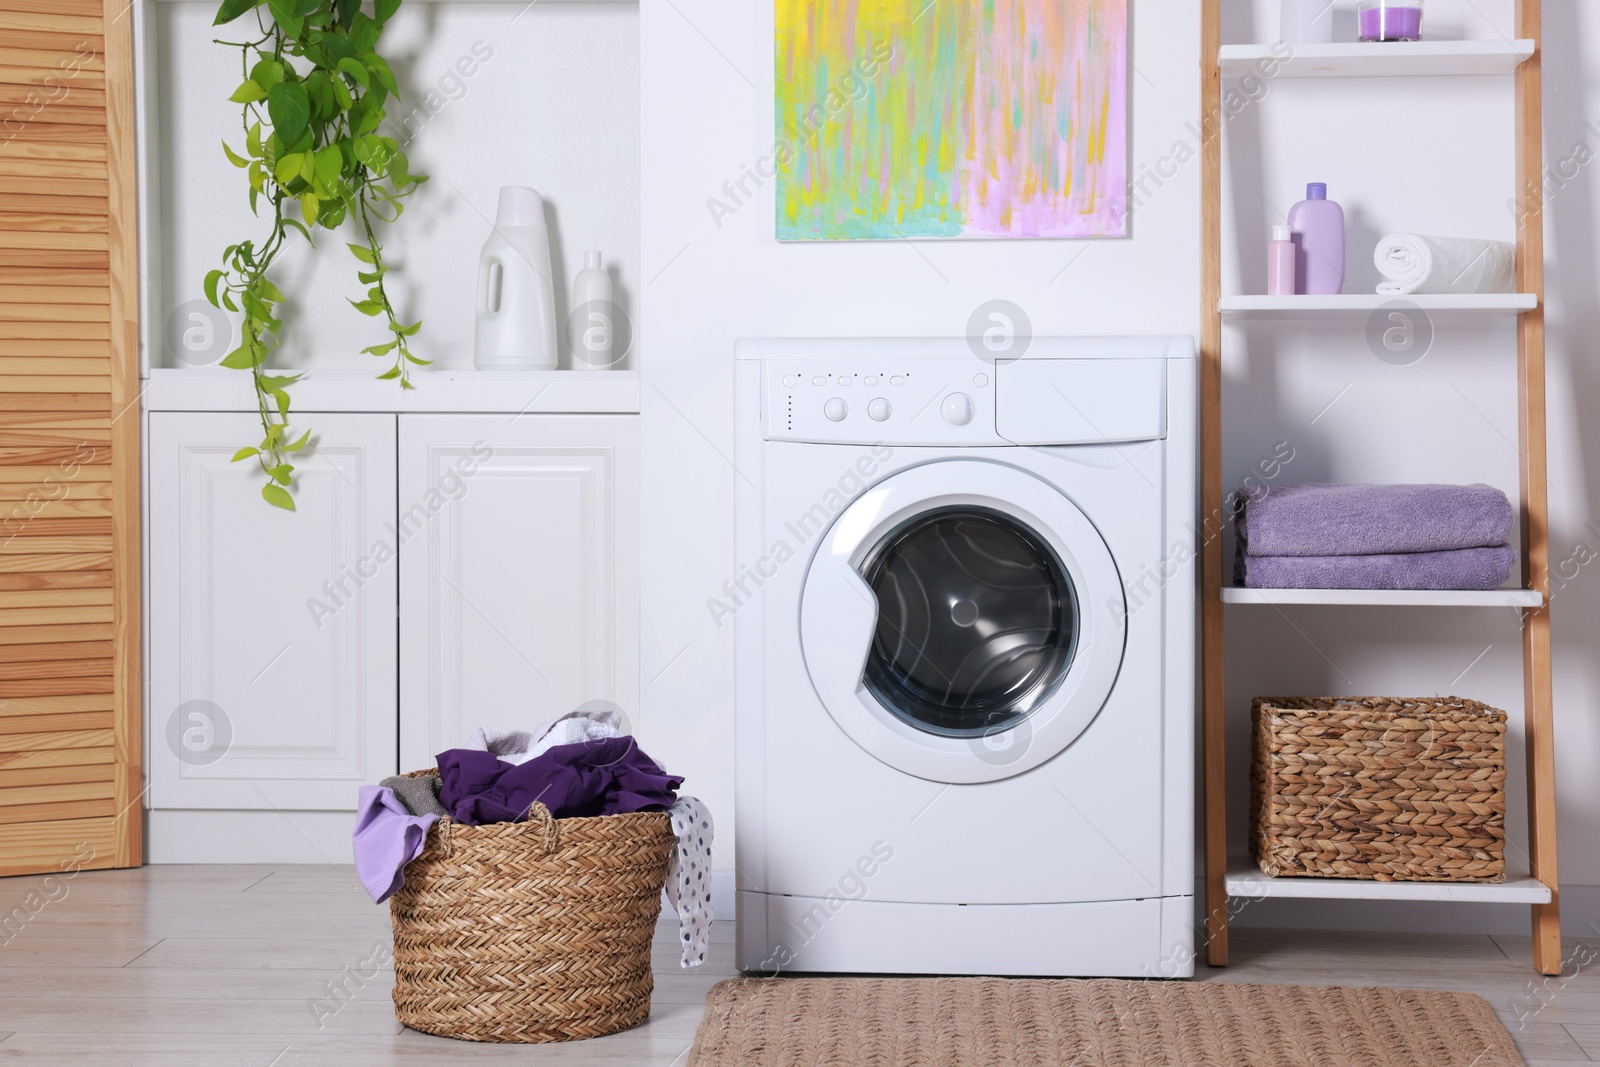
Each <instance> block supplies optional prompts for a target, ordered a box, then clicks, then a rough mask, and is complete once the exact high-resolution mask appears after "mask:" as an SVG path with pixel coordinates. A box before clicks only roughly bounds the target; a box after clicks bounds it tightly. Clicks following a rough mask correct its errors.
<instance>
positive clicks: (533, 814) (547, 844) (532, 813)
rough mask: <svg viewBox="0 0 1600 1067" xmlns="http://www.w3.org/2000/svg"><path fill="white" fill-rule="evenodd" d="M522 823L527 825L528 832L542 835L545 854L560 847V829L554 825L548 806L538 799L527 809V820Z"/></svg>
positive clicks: (553, 818) (554, 821)
mask: <svg viewBox="0 0 1600 1067" xmlns="http://www.w3.org/2000/svg"><path fill="white" fill-rule="evenodd" d="M523 825H525V826H527V827H528V829H529V831H530V832H532V833H536V834H542V835H543V836H544V854H545V855H546V856H548V855H550V854H551V853H552V852H554V851H555V850H556V849H557V848H559V847H560V845H561V831H560V829H559V828H558V827H557V826H556V820H555V817H554V816H553V815H551V814H550V809H549V808H547V807H545V806H544V805H543V804H540V803H539V802H538V801H534V803H533V806H532V807H531V808H529V809H528V821H527V822H526V823H524V824H523Z"/></svg>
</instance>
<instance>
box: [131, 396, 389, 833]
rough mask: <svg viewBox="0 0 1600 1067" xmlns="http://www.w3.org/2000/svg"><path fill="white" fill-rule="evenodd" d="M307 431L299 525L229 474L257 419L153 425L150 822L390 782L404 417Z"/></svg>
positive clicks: (339, 806) (333, 422) (256, 429)
mask: <svg viewBox="0 0 1600 1067" xmlns="http://www.w3.org/2000/svg"><path fill="white" fill-rule="evenodd" d="M308 421H310V422H312V423H313V425H314V427H315V430H316V437H315V441H316V444H315V447H314V448H313V449H308V450H307V451H306V452H303V453H301V455H300V458H299V459H298V460H296V467H297V470H296V477H297V479H298V482H299V487H298V489H297V491H296V497H295V498H296V503H297V509H298V510H297V511H295V512H293V513H290V512H287V511H280V510H278V509H276V508H272V507H269V506H267V505H266V504H265V503H264V502H263V501H262V500H261V497H260V495H259V490H260V484H261V477H262V476H261V472H260V471H259V469H254V464H252V463H249V462H241V463H232V462H230V460H231V458H232V456H233V454H234V452H235V451H237V450H238V448H239V447H240V446H241V445H244V444H247V443H253V442H255V441H256V440H258V439H259V438H260V436H261V428H260V424H259V423H258V422H257V420H256V418H255V416H254V415H250V414H245V413H226V414H198V413H188V412H167V411H156V412H152V413H151V414H150V416H149V447H148V451H147V457H148V459H147V462H148V474H149V485H148V490H149V525H148V557H149V566H150V580H149V585H148V589H149V612H150V627H149V657H150V659H149V663H150V666H149V709H148V713H149V714H148V721H149V734H148V736H149V748H150V762H149V767H150V796H149V800H148V803H149V806H150V807H151V808H152V809H183V808H190V809H194V808H200V809H269V810H270V809H278V810H283V811H293V810H324V811H329V810H342V811H348V810H353V809H354V807H355V800H356V790H357V787H358V786H359V785H360V784H361V783H363V782H375V781H377V780H378V779H380V778H382V777H385V776H387V775H390V774H393V773H394V772H395V769H396V733H397V724H396V721H395V702H396V693H395V680H396V647H395V645H396V639H395V603H396V583H397V579H398V575H397V561H396V560H395V559H394V558H393V552H392V550H393V549H394V548H395V547H396V546H395V545H394V542H393V536H392V534H391V533H390V532H389V529H388V527H389V524H391V523H392V522H393V521H394V518H395V416H394V415H387V414H361V415H352V414H323V415H317V416H315V418H314V420H308ZM384 543H387V544H388V546H389V548H390V550H391V551H390V553H389V558H387V559H386V560H383V561H380V560H378V558H377V557H379V556H382V555H383V553H382V552H381V551H380V550H378V546H379V545H381V544H384ZM202 702H204V703H202ZM175 716H176V717H177V718H176V719H175ZM175 723H176V725H174V724H175Z"/></svg>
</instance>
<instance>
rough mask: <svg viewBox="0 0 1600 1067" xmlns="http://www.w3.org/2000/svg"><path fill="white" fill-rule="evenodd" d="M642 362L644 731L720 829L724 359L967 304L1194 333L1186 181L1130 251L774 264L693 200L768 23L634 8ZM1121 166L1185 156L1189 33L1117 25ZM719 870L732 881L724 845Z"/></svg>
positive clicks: (735, 13)
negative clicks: (715, 603)
mask: <svg viewBox="0 0 1600 1067" xmlns="http://www.w3.org/2000/svg"><path fill="white" fill-rule="evenodd" d="M642 8H643V11H642V20H641V38H642V43H643V65H642V68H643V86H644V112H643V127H644V153H643V166H644V180H643V188H644V209H643V217H644V227H643V235H642V242H641V249H642V255H643V260H644V274H645V279H646V282H645V285H644V288H643V294H642V307H643V319H644V322H645V331H646V336H645V346H644V357H643V362H642V372H643V374H644V376H645V386H644V390H643V394H644V401H643V402H644V440H645V448H644V453H645V466H644V474H643V482H644V487H645V488H644V494H645V496H644V516H645V518H644V524H645V526H644V529H645V534H644V541H645V557H644V566H643V580H644V605H643V627H644V647H643V650H642V653H641V663H642V678H641V691H642V697H641V700H642V709H641V721H642V723H643V726H642V731H643V732H644V733H645V735H646V736H647V737H648V738H649V739H650V745H651V747H652V751H655V750H657V749H660V750H661V752H662V755H663V756H664V758H666V759H667V760H668V762H669V763H670V765H671V767H672V769H673V770H674V772H675V773H682V774H686V775H688V776H689V783H690V787H692V788H693V789H694V791H695V792H696V793H697V794H698V795H700V796H701V797H703V798H704V799H706V800H707V801H708V802H709V803H710V805H711V808H712V810H713V811H714V812H715V813H717V816H718V821H719V822H720V823H721V825H723V826H724V827H729V828H731V826H732V824H733V819H732V807H733V736H732V731H733V627H732V626H730V625H726V620H724V625H723V626H722V627H721V628H720V629H719V628H718V627H717V626H716V625H715V624H714V623H713V621H712V618H711V614H710V612H709V611H708V609H707V604H706V601H707V599H708V598H710V597H712V596H716V595H721V593H720V591H721V586H722V583H723V581H724V580H726V579H728V578H730V577H733V576H734V571H733V559H734V547H733V499H734V486H735V484H736V481H737V479H738V477H739V476H738V475H737V474H736V473H735V471H734V468H733V466H732V462H731V459H730V457H731V456H732V454H733V411H732V385H733V343H734V340H735V338H738V337H741V336H759V335H775V336H828V335H844V336H850V335H866V336H873V335H878V336H897V335H898V336H905V335H910V336H919V335H921V336H928V335H947V336H959V335H961V334H962V333H964V331H965V329H966V323H967V318H968V316H969V315H970V314H971V313H972V311H973V310H974V308H976V307H977V306H978V305H979V304H980V303H983V302H984V301H987V300H990V299H994V298H996V297H1002V298H1005V299H1008V300H1011V301H1014V302H1016V303H1017V304H1019V305H1021V307H1022V308H1023V309H1024V310H1025V311H1026V312H1027V313H1028V315H1029V317H1030V318H1031V320H1032V323H1033V328H1034V331H1035V333H1037V334H1039V335H1046V334H1074V333H1080V334H1096V333H1128V332H1147V333H1182V334H1193V333H1194V332H1195V324H1196V321H1197V308H1198V306H1199V299H1200V296H1199V261H1200V260H1199V257H1200V245H1199V227H1198V222H1197V215H1196V206H1197V204H1198V203H1199V199H1198V198H1199V189H1200V164H1199V160H1198V158H1194V159H1191V160H1190V161H1189V162H1188V163H1187V164H1186V165H1184V166H1183V167H1181V168H1180V169H1179V170H1178V172H1177V173H1176V175H1175V176H1174V177H1172V178H1171V179H1170V180H1167V181H1166V183H1165V185H1164V187H1162V188H1159V189H1156V188H1155V187H1154V186H1152V194H1153V195H1151V196H1150V197H1149V200H1148V203H1147V204H1146V205H1145V206H1144V207H1142V208H1141V209H1140V210H1138V211H1137V212H1136V213H1135V215H1134V217H1133V219H1132V229H1133V233H1134V234H1135V237H1134V238H1133V239H1132V240H1102V241H959V242H930V241H920V242H914V243H913V242H905V241H891V242H862V243H826V244H821V243H818V244H785V245H782V246H780V245H779V244H778V243H777V241H776V240H775V239H774V237H773V223H774V207H773V203H774V201H773V194H772V185H771V183H770V182H768V183H766V184H765V185H764V186H763V187H762V188H761V189H760V190H758V191H757V192H756V194H755V196H754V197H753V198H750V199H749V200H748V202H746V203H745V204H744V205H743V206H741V207H740V208H739V209H738V210H737V212H736V213H735V214H734V215H733V216H731V217H726V218H723V219H722V220H721V221H722V225H721V226H720V227H719V226H718V225H717V223H716V222H715V221H714V220H713V217H712V215H711V213H710V211H709V210H708V209H707V204H706V202H707V200H708V199H709V198H712V197H719V198H725V197H726V196H727V194H726V192H725V191H724V190H723V183H724V182H727V181H734V180H737V179H738V178H739V177H740V176H741V173H742V172H743V170H744V169H745V168H750V169H751V170H754V169H756V168H757V165H758V162H760V161H761V160H763V158H764V157H767V156H769V155H770V153H771V151H772V147H773V142H774V133H773V95H772V93H773V71H772V66H773V59H772V57H773V5H772V4H771V3H770V2H765V0H755V2H751V0H643V2H642ZM1131 19H1132V36H1133V42H1134V45H1133V47H1134V51H1133V54H1132V61H1133V66H1134V67H1135V68H1136V69H1135V70H1134V71H1133V72H1132V73H1131V74H1130V92H1129V97H1130V111H1131V115H1132V124H1131V137H1130V140H1131V143H1132V159H1133V161H1134V163H1135V164H1136V165H1137V164H1138V163H1141V162H1150V163H1152V164H1153V163H1154V162H1155V161H1156V160H1157V159H1158V158H1159V157H1161V156H1164V155H1167V154H1168V153H1169V152H1170V151H1171V150H1172V147H1173V145H1174V144H1176V143H1178V142H1180V141H1182V142H1187V143H1188V144H1189V145H1190V146H1191V147H1193V146H1194V145H1195V140H1194V134H1193V133H1192V132H1191V131H1190V130H1189V128H1188V126H1187V124H1188V123H1190V122H1191V121H1192V120H1193V119H1194V118H1195V117H1196V116H1197V115H1198V113H1199V91H1198V84H1199V79H1198V74H1197V71H1198V63H1199V39H1198V35H1197V33H1196V32H1195V31H1196V27H1197V25H1198V23H1197V22H1196V21H1195V20H1193V19H1179V20H1175V19H1173V18H1172V17H1171V13H1170V12H1169V11H1164V10H1163V9H1162V7H1161V6H1160V5H1158V4H1156V3H1154V2H1151V0H1146V2H1144V3H1136V4H1134V5H1133V13H1132V15H1131ZM719 853H720V854H719V857H718V863H719V865H721V866H731V865H732V863H733V851H732V849H731V848H730V847H729V842H728V840H727V837H724V839H723V844H722V845H721V846H720V847H719Z"/></svg>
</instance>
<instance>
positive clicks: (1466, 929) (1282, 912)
mask: <svg viewBox="0 0 1600 1067" xmlns="http://www.w3.org/2000/svg"><path fill="white" fill-rule="evenodd" d="M353 818H354V816H353V813H351V812H348V811H291V812H281V811H152V812H148V813H147V815H146V819H147V822H146V828H145V833H146V836H145V862H146V863H340V864H348V863H353V862H354V859H353V857H352V855H351V852H350V826H351V822H352V820H353ZM1203 888H1204V887H1203V886H1202V885H1200V884H1199V883H1198V882H1197V883H1196V893H1195V900H1196V915H1195V923H1196V926H1197V927H1198V926H1200V925H1201V924H1202V923H1201V920H1202V917H1201V913H1200V912H1201V909H1203V907H1204V905H1203V904H1202V903H1200V902H1201V901H1203V900H1204V892H1203ZM733 901H734V873H733V871H732V870H731V869H728V868H721V869H715V870H713V871H712V872H711V906H712V909H713V911H714V912H715V914H716V917H717V918H718V919H732V918H733ZM1231 922H1232V925H1234V926H1237V927H1241V928H1245V929H1251V928H1273V929H1300V930H1367V931H1375V932H1380V933H1384V932H1393V933H1423V934H1503V935H1508V936H1516V935H1526V934H1527V933H1528V908H1527V906H1526V905H1522V904H1517V905H1508V904H1448V905H1440V904H1437V903H1409V902H1403V901H1352V900H1282V899H1274V900H1256V901H1249V902H1246V903H1245V906H1244V907H1242V908H1241V909H1240V911H1239V913H1238V914H1237V915H1235V916H1234V917H1233V919H1232V920H1231ZM1561 929H1562V932H1563V933H1565V934H1566V935H1567V936H1569V937H1594V936H1595V935H1596V934H1600V886H1594V885H1564V886H1562V887H1561Z"/></svg>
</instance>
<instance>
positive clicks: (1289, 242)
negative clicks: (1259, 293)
mask: <svg viewBox="0 0 1600 1067" xmlns="http://www.w3.org/2000/svg"><path fill="white" fill-rule="evenodd" d="M1294 283H1295V276H1294V231H1293V230H1291V229H1289V227H1287V226H1274V227H1273V228H1272V241H1271V243H1269V244H1268V245H1267V295H1268V296H1293V295H1294Z"/></svg>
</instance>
